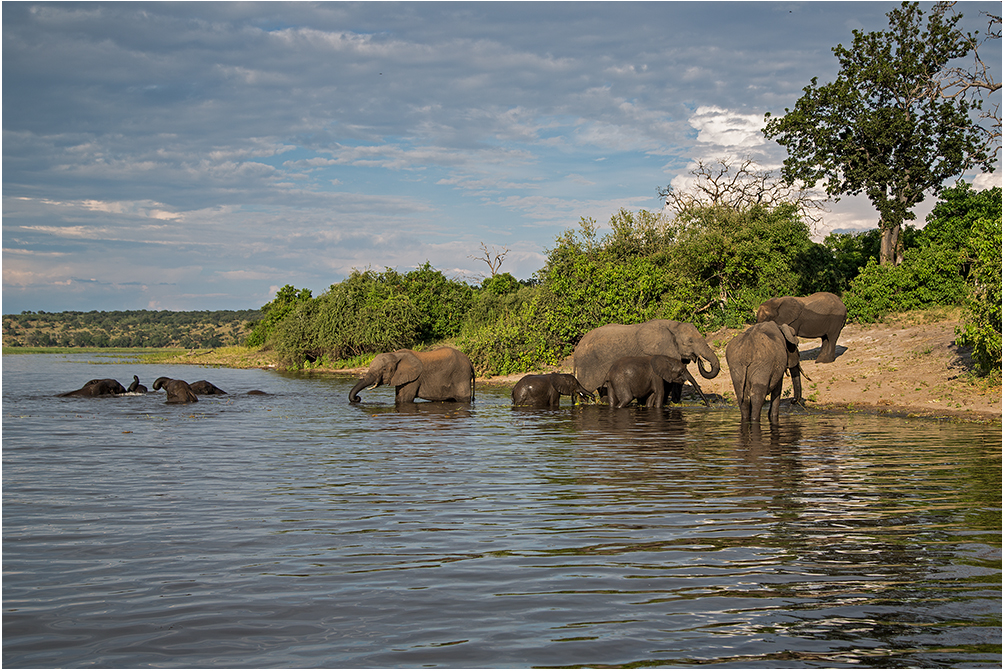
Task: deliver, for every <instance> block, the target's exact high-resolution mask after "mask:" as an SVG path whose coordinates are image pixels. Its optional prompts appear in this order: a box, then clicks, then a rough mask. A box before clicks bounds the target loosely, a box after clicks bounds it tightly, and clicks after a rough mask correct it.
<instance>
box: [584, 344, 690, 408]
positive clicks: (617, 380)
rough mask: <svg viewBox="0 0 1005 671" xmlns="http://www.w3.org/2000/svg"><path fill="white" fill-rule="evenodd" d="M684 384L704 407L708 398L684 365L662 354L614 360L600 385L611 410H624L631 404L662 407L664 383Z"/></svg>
mask: <svg viewBox="0 0 1005 671" xmlns="http://www.w3.org/2000/svg"><path fill="white" fill-rule="evenodd" d="M684 382H689V383H690V384H691V386H692V387H694V389H695V391H697V392H698V395H699V396H700V397H701V400H702V401H704V402H705V405H706V406H707V405H708V399H707V398H705V394H703V393H702V391H701V387H699V386H698V383H697V382H695V379H694V377H692V376H691V373H689V372H688V370H687V366H686V365H685V364H684V363H683V362H682V361H681V360H680V359H672V358H670V357H668V356H664V355H662V354H657V355H656V356H626V357H622V358H620V359H618V360H617V361H615V362H614V363H613V364H611V369H610V370H609V371H607V378H606V379H605V380H604V386H606V387H607V402H608V404H609V405H610V406H611V407H612V408H624V407H625V406H626V405H628V404H629V403H631V402H632V401H638V403H639V405H645V406H646V407H647V408H662V407H663V406H664V405H665V403H666V392H665V390H664V386H665V384H664V383H669V384H681V385H683V383H684Z"/></svg>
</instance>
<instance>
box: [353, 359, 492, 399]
mask: <svg viewBox="0 0 1005 671" xmlns="http://www.w3.org/2000/svg"><path fill="white" fill-rule="evenodd" d="M382 384H386V385H392V386H394V389H395V394H394V402H395V403H412V402H413V401H414V400H415V399H416V398H424V399H426V400H428V401H458V402H465V403H470V402H472V401H474V400H475V369H474V367H473V366H472V365H471V359H469V358H468V355H467V354H465V353H464V352H461V351H460V350H456V349H454V348H453V347H440V348H439V349H434V350H430V351H428V352H415V351H412V350H410V349H399V350H398V351H396V352H384V353H383V354H378V355H377V356H376V357H375V358H374V360H373V362H372V363H371V364H370V368H369V369H368V370H367V371H366V372H365V373H364V374H363V377H361V378H360V379H359V381H358V382H357V383H356V385H355V386H354V387H353V388H352V391H350V392H349V401H350V402H351V403H359V400H360V398H359V391H360V390H361V389H364V388H370V389H373V388H374V387H379V386H380V385H382Z"/></svg>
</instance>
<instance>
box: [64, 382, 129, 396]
mask: <svg viewBox="0 0 1005 671" xmlns="http://www.w3.org/2000/svg"><path fill="white" fill-rule="evenodd" d="M124 393H126V388H125V387H123V386H122V385H121V384H119V382H118V380H113V379H112V378H105V379H102V380H88V381H87V383H86V384H84V386H83V387H81V388H80V389H74V390H73V391H68V392H66V393H65V394H59V395H60V396H88V397H94V396H114V395H116V394H124Z"/></svg>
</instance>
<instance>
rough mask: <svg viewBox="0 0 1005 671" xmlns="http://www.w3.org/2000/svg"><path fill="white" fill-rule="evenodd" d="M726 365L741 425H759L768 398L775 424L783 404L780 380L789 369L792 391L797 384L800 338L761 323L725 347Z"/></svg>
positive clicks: (785, 326)
mask: <svg viewBox="0 0 1005 671" xmlns="http://www.w3.org/2000/svg"><path fill="white" fill-rule="evenodd" d="M726 364H727V365H728V366H729V376H730V378H732V380H733V391H734V392H735V393H736V402H737V404H739V406H740V421H741V422H742V423H743V424H746V423H747V422H753V423H754V424H760V423H761V408H762V407H763V406H764V399H765V397H766V396H768V395H769V394H770V396H771V404H770V406H769V408H768V420H769V421H770V422H771V423H772V424H778V410H779V408H780V407H781V404H782V398H781V397H782V380H784V379H785V371H786V369H788V371H789V374H790V375H791V377H792V380H793V387H795V383H796V382H797V381H798V380H799V373H800V369H799V338H798V337H796V334H795V331H794V330H793V329H792V328H791V327H790V326H789V325H788V324H782V325H781V326H779V325H778V324H776V323H775V322H771V321H769V322H761V323H760V324H755V325H753V326H751V327H750V328H748V329H747V330H746V331H744V332H743V333H741V334H740V335H738V336H736V337H735V338H733V339H732V340H731V341H730V342H729V344H728V345H726Z"/></svg>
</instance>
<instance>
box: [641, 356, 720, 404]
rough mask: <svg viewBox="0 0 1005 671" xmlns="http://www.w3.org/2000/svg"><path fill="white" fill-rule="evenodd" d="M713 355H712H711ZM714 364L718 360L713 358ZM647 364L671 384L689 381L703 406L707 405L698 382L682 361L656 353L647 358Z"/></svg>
mask: <svg viewBox="0 0 1005 671" xmlns="http://www.w3.org/2000/svg"><path fill="white" fill-rule="evenodd" d="M713 356H714V355H713ZM715 362H716V364H718V363H719V360H718V359H716V360H715ZM649 365H650V366H652V368H653V372H654V373H656V374H657V375H659V376H660V377H661V378H663V379H664V380H665V381H666V382H669V383H671V384H674V383H682V382H687V383H689V384H690V385H691V386H692V387H693V388H694V390H695V391H696V392H697V393H698V396H700V397H701V400H702V401H703V402H704V403H705V407H708V399H707V398H705V394H704V392H702V390H701V387H699V386H698V382H697V381H696V380H695V379H694V376H693V375H691V373H690V372H689V371H688V369H687V366H685V365H684V363H683V362H681V361H678V360H676V359H671V358H670V357H668V356H663V355H657V356H654V357H653V358H651V359H650V360H649ZM698 370H701V361H700V360H699V362H698Z"/></svg>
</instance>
